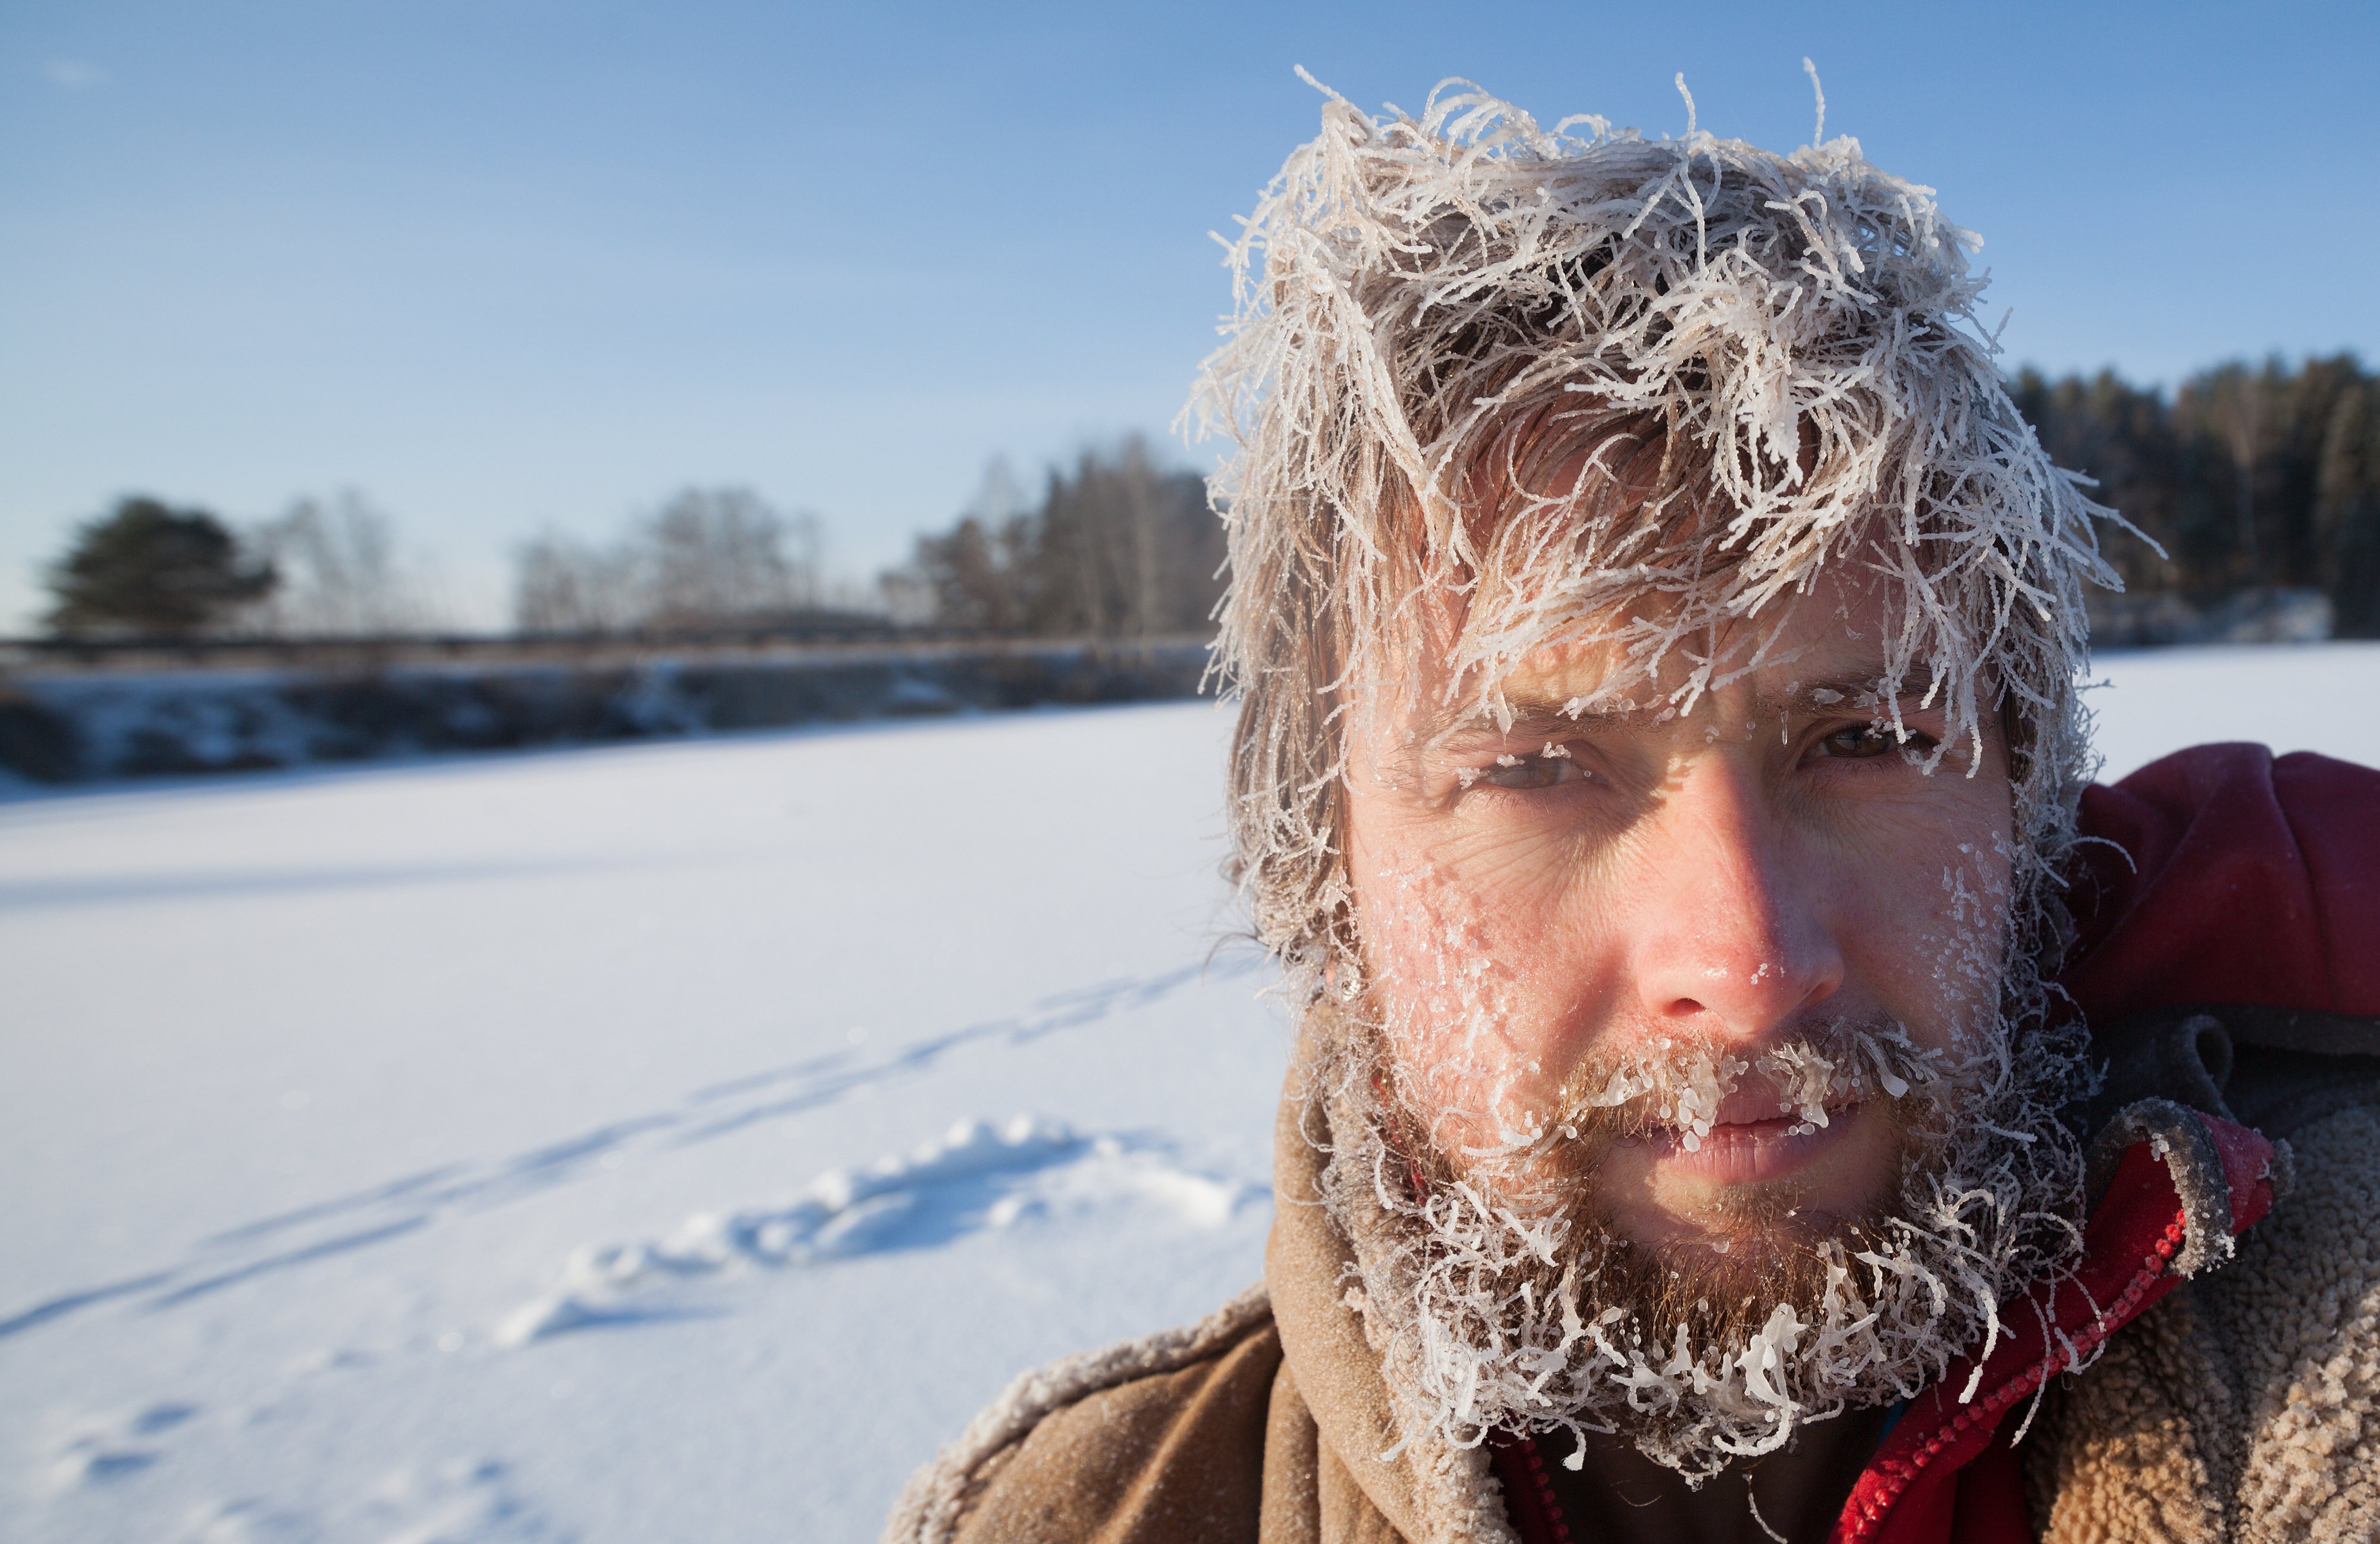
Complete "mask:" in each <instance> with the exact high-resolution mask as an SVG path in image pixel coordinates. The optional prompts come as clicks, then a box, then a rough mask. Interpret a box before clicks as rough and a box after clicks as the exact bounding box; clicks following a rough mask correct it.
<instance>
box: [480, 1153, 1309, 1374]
mask: <svg viewBox="0 0 2380 1544" xmlns="http://www.w3.org/2000/svg"><path fill="white" fill-rule="evenodd" d="M1263 1194H1264V1191H1263V1190H1262V1189H1261V1187H1258V1186H1255V1185H1243V1184H1237V1183H1234V1182H1232V1181H1227V1180H1219V1179H1214V1178H1211V1177H1209V1176H1208V1175H1205V1174H1199V1173H1191V1172H1189V1171H1187V1170H1184V1169H1180V1168H1177V1167H1174V1166H1172V1165H1171V1164H1169V1163H1167V1162H1165V1161H1163V1160H1162V1159H1161V1158H1160V1156H1159V1155H1158V1154H1157V1153H1156V1152H1154V1151H1152V1150H1150V1149H1148V1147H1147V1145H1145V1144H1144V1145H1138V1146H1135V1145H1134V1144H1131V1143H1128V1142H1126V1141H1124V1140H1123V1139H1121V1138H1118V1137H1086V1136H1082V1135H1080V1134H1078V1133H1076V1132H1075V1131H1073V1130H1072V1129H1070V1128H1069V1127H1067V1126H1065V1125H1061V1124H1059V1123H1057V1122H1052V1121H1037V1120H1034V1119H1032V1118H1030V1117H1027V1116H1018V1117H1017V1118H1016V1119H1014V1120H1013V1121H1010V1122H1008V1123H1007V1124H1006V1125H1000V1126H994V1125H990V1124H989V1123H987V1122H983V1121H961V1122H960V1123H959V1124H958V1125H954V1126H953V1127H952V1128H951V1129H950V1131H949V1132H948V1133H946V1134H945V1135H944V1136H943V1137H942V1138H941V1140H940V1141H936V1142H929V1143H928V1144H926V1145H925V1146H924V1147H921V1148H919V1149H917V1150H915V1151H914V1152H910V1153H907V1154H903V1155H896V1156H894V1157H891V1158H886V1159H883V1160H881V1161H878V1162H876V1163H872V1164H870V1165H868V1167H867V1168H865V1169H859V1170H846V1169H834V1170H830V1171H828V1172H827V1173H823V1174H821V1175H820V1176H819V1177H818V1178H817V1179H815V1180H813V1181H811V1182H810V1185H808V1187H807V1189H806V1190H805V1191H804V1192H803V1193H802V1194H801V1196H800V1197H799V1198H796V1199H795V1200H794V1201H793V1202H791V1203H790V1204H788V1205H785V1206H781V1207H774V1208H768V1209H763V1210H746V1211H735V1212H702V1213H698V1214H697V1215H695V1216H693V1217H690V1218H688V1219H687V1220H686V1222H685V1223H684V1224H682V1225H681V1226H680V1227H679V1229H678V1230H677V1232H676V1233H675V1234H674V1235H673V1236H671V1237H670V1238H667V1239H664V1240H661V1241H658V1242H650V1241H649V1242H638V1243H631V1244H611V1245H604V1246H600V1247H595V1248H588V1249H581V1250H579V1251H577V1253H576V1254H574V1255H572V1256H571V1258H570V1259H569V1260H568V1262H567V1263H565V1266H564V1267H563V1270H562V1280H561V1282H560V1283H559V1284H558V1285H557V1286H556V1287H555V1289H554V1290H553V1291H552V1292H549V1293H547V1294H545V1295H542V1296H540V1297H538V1298H536V1299H534V1300H532V1301H530V1302H528V1303H526V1304H524V1305H522V1307H520V1308H518V1309H517V1310H516V1311H515V1312H514V1313H512V1314H511V1315H510V1316H508V1317H507V1318H506V1319H504V1321H503V1322H502V1323H501V1324H500V1325H498V1326H497V1329H496V1331H495V1340H496V1343H498V1344H499V1345H506V1346H519V1345H525V1344H527V1343H529V1342H531V1341H535V1340H541V1339H544V1338H546V1337H548V1336H551V1335H555V1334H559V1333H561V1332H563V1331H567V1330H576V1329H581V1328H585V1327H587V1326H589V1325H600V1324H619V1323H625V1322H630V1321H634V1320H638V1319H650V1318H653V1317H656V1316H655V1315H654V1314H653V1313H652V1312H651V1311H650V1310H644V1309H640V1308H639V1307H637V1305H636V1304H635V1303H634V1302H633V1301H632V1299H633V1297H634V1296H635V1295H636V1294H637V1291H638V1289H640V1288H644V1287H649V1286H652V1285H654V1284H657V1283H662V1282H666V1281H670V1280H674V1279H682V1278H686V1277H691V1276H706V1275H711V1274H715V1273H717V1272H719V1271H722V1270H728V1269H730V1268H731V1267H735V1266H738V1265H770V1266H789V1265H808V1264H816V1263H821V1262H824V1261H829V1260H834V1259H848V1258H855V1257H857V1256H863V1255H873V1254H882V1253H886V1252H889V1251H892V1250H895V1249H917V1248H928V1247H931V1246H936V1245H940V1244H946V1243H949V1242H951V1241H952V1240H953V1239H956V1238H959V1237H962V1236H964V1235H965V1234H972V1233H979V1232H984V1231H987V1230H993V1229H1001V1228H1007V1227H1012V1226H1014V1225H1015V1224H1017V1223H1018V1222H1023V1221H1025V1220H1026V1219H1028V1218H1046V1217H1062V1216H1077V1215H1082V1214H1085V1213H1088V1212H1092V1211H1099V1210H1109V1209H1111V1208H1139V1209H1154V1210H1158V1211H1160V1212H1162V1213H1164V1214H1166V1215H1169V1216H1171V1217H1172V1218H1174V1219H1176V1220H1178V1221H1180V1222H1186V1223H1189V1224H1191V1225H1192V1226H1196V1227H1207V1228H1213V1227H1220V1226H1221V1225H1222V1224H1223V1223H1225V1222H1229V1221H1230V1220H1231V1218H1232V1217H1233V1214H1234V1213H1236V1212H1237V1211H1238V1210H1240V1208H1241V1207H1242V1206H1244V1205H1245V1204H1247V1203H1248V1202H1250V1201H1252V1200H1255V1199H1257V1198H1260V1197H1261V1196H1262V1195H1263Z"/></svg>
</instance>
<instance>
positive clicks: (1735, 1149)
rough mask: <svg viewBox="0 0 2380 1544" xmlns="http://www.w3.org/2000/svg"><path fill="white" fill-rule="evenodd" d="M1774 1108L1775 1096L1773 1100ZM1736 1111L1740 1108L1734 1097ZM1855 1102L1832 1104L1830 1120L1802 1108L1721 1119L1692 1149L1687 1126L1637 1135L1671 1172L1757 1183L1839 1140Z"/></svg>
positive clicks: (1779, 1174)
mask: <svg viewBox="0 0 2380 1544" xmlns="http://www.w3.org/2000/svg"><path fill="white" fill-rule="evenodd" d="M1768 1103H1769V1107H1770V1108H1772V1109H1773V1108H1775V1101H1774V1100H1769V1101H1768ZM1728 1104H1729V1106H1730V1107H1731V1108H1725V1109H1722V1111H1721V1113H1723V1114H1732V1113H1735V1112H1736V1109H1739V1108H1741V1107H1740V1106H1738V1105H1737V1103H1736V1100H1732V1099H1730V1100H1729V1101H1728ZM1859 1110H1860V1107H1859V1106H1858V1105H1856V1104H1846V1105H1841V1106H1837V1107H1833V1108H1830V1109H1828V1112H1827V1124H1826V1125H1822V1126H1816V1127H1813V1126H1812V1125H1810V1123H1808V1122H1806V1121H1804V1120H1803V1118H1802V1117H1801V1116H1800V1115H1799V1114H1787V1115H1771V1116H1767V1117H1764V1118H1761V1119H1757V1120H1730V1121H1721V1122H1719V1123H1718V1124H1717V1125H1713V1126H1712V1127H1711V1128H1710V1130H1708V1131H1706V1132H1705V1133H1703V1134H1702V1136H1701V1137H1700V1138H1699V1139H1698V1140H1697V1141H1696V1142H1695V1143H1694V1146H1693V1148H1692V1149H1688V1147H1687V1144H1686V1138H1687V1137H1688V1136H1689V1133H1687V1132H1686V1131H1684V1130H1682V1129H1680V1128H1677V1127H1674V1126H1656V1127H1654V1128H1653V1129H1652V1130H1650V1131H1647V1132H1645V1134H1644V1136H1642V1137H1639V1138H1637V1140H1638V1141H1639V1142H1641V1143H1642V1144H1643V1145H1644V1147H1645V1149H1647V1150H1648V1153H1649V1156H1650V1157H1651V1158H1652V1160H1653V1162H1654V1163H1655V1165H1656V1166H1657V1167H1658V1168H1660V1169H1662V1170H1664V1171H1666V1172H1668V1173H1673V1174H1679V1175H1690V1176H1692V1177H1694V1178H1696V1179H1701V1180H1705V1181H1708V1182H1710V1183H1713V1184H1718V1185H1753V1184H1757V1183H1759V1182H1761V1181H1764V1180H1778V1179H1784V1178H1786V1177H1787V1176H1789V1175H1791V1173H1793V1172H1794V1171H1795V1170H1797V1169H1799V1168H1801V1167H1802V1166H1803V1164H1805V1163H1807V1162H1809V1161H1811V1160H1812V1159H1814V1158H1816V1157H1817V1156H1818V1155H1819V1154H1820V1153H1822V1152H1824V1151H1826V1150H1827V1149H1828V1148H1830V1147H1832V1146H1833V1145H1834V1144H1835V1143H1837V1142H1839V1141H1840V1140H1841V1139H1842V1137H1843V1136H1844V1134H1845V1133H1846V1132H1848V1131H1849V1130H1850V1129H1851V1126H1852V1120H1853V1117H1855V1116H1856V1115H1857V1114H1858V1113H1859Z"/></svg>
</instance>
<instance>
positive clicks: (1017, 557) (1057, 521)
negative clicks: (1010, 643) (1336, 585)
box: [883, 439, 1223, 638]
mask: <svg viewBox="0 0 2380 1544" xmlns="http://www.w3.org/2000/svg"><path fill="white" fill-rule="evenodd" d="M1222 566H1223V529H1222V524H1221V522H1220V521H1219V520H1217V519H1216V518H1215V516H1214V512H1213V511H1212V510H1210V509H1208V506H1207V489H1206V484H1205V483H1204V482H1203V481H1202V480H1200V478H1199V477H1198V474H1197V473H1196V472H1188V471H1180V470H1172V469H1168V468H1161V467H1160V466H1158V465H1157V463H1156V461H1155V459H1154V458H1153V457H1152V456H1150V454H1149V451H1148V447H1147V445H1146V444H1144V443H1143V442H1141V441H1139V440H1137V439H1133V440H1126V441H1124V442H1123V444H1120V445H1118V446H1116V447H1115V448H1113V449H1111V450H1105V451H1101V450H1089V451H1085V452H1084V453H1083V454H1082V455H1081V456H1078V457H1076V458H1075V464H1074V465H1073V466H1072V467H1071V468H1052V469H1051V470H1050V473H1049V475H1048V478H1047V479H1046V480H1045V481H1044V483H1043V486H1042V491H1041V497H1040V500H1039V502H1038V504H1035V505H1031V506H1030V507H1026V506H1025V505H1024V502H1023V499H1022V498H1021V496H1020V494H1019V492H1018V490H1017V489H1016V487H1015V485H1014V482H1013V481H1012V480H1010V478H1009V476H1008V473H1007V471H1006V469H1005V468H1004V466H1003V465H1002V464H999V463H995V464H994V466H993V468H992V470H991V472H990V474H989V475H988V476H987V477H986V478H985V480H984V488H983V492H980V493H979V494H977V498H976V501H975V504H974V505H973V507H971V508H970V509H968V511H967V512H966V513H965V515H963V516H961V517H960V518H959V522H958V524H957V525H955V526H953V528H952V529H950V530H948V531H946V532H943V533H942V534H941V535H938V536H923V537H920V538H918V540H917V553H916V556H915V557H914V558H913V559H912V560H911V561H910V563H909V565H907V566H906V567H905V568H899V569H895V570H893V571H892V572H891V573H888V574H886V575H885V576H884V577H883V585H884V589H885V591H886V594H887V597H888V599H889V601H890V602H891V604H892V611H893V614H894V615H896V616H900V617H904V618H905V619H909V620H917V621H930V622H932V623H934V624H936V625H938V626H945V627H955V628H963V629H966V630H970V631H981V632H989V633H1008V634H1015V635H1019V636H1024V637H1033V638H1157V637H1163V636H1166V635H1168V634H1182V633H1195V632H1198V631H1201V630H1203V629H1204V628H1205V627H1206V626H1208V614H1209V613H1210V612H1212V611H1213V610H1214V606H1215V602H1216V601H1217V600H1218V599H1220V597H1221V595H1222V592H1223V580H1222V575H1221V569H1222Z"/></svg>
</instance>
